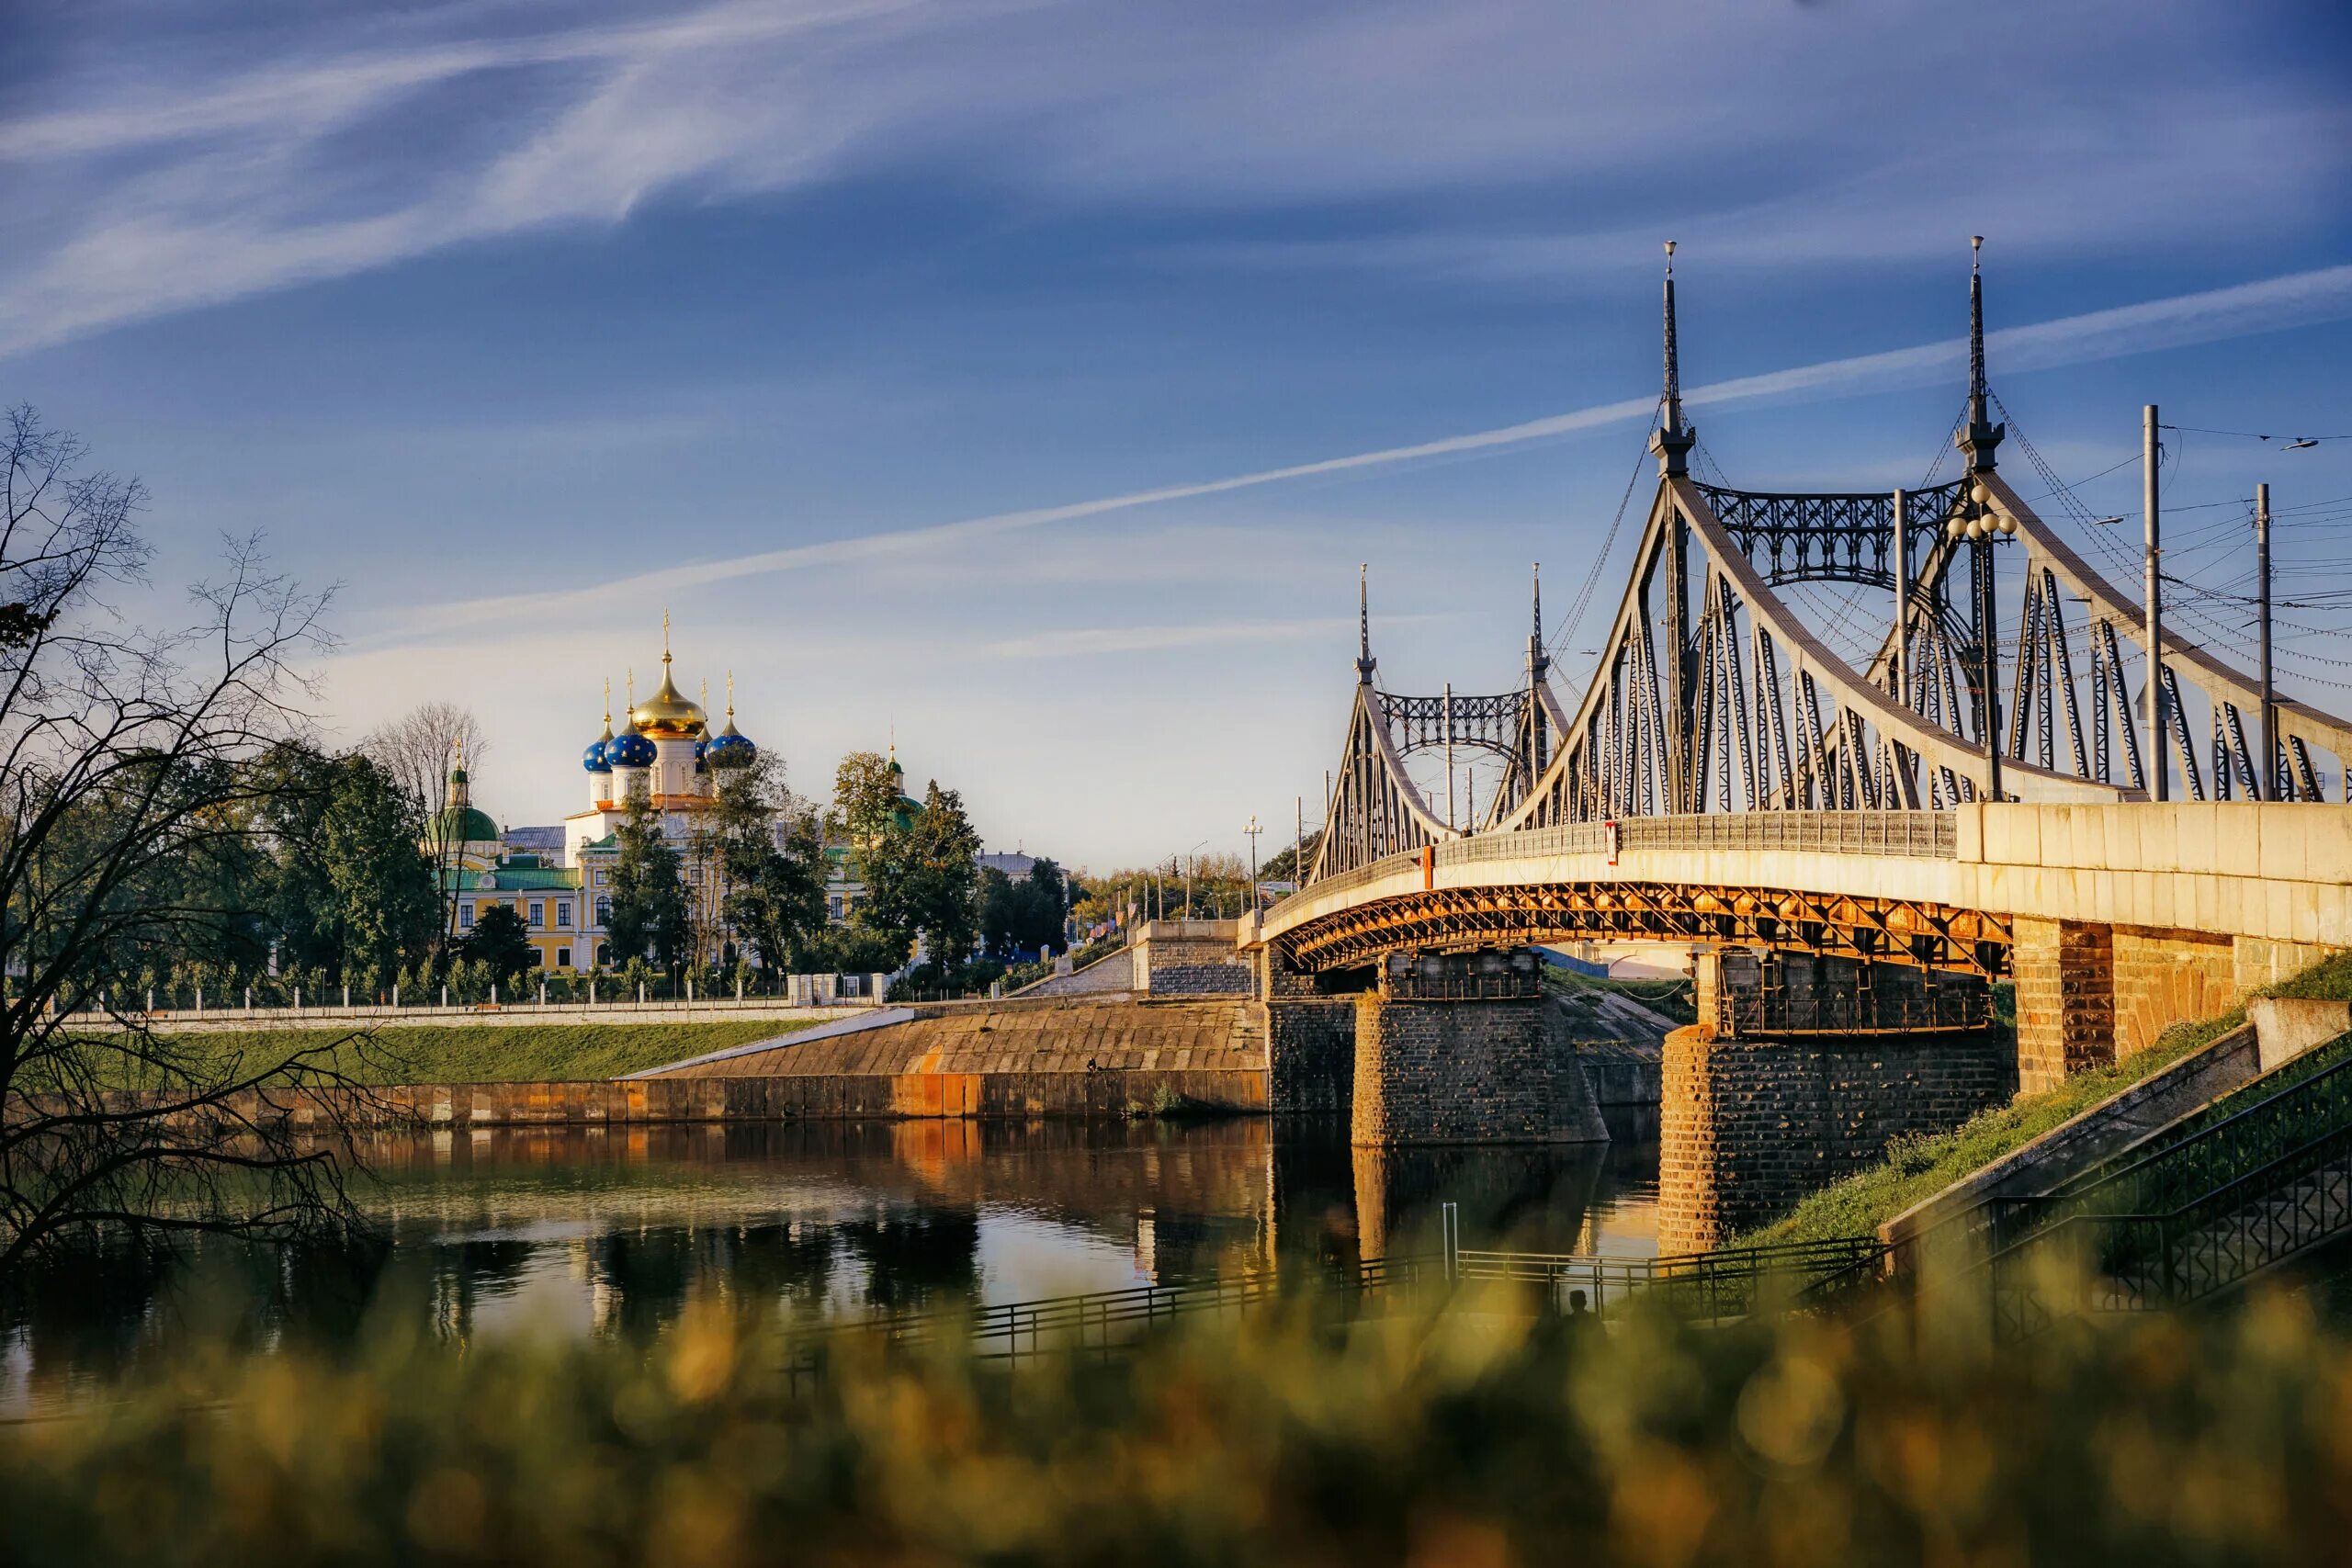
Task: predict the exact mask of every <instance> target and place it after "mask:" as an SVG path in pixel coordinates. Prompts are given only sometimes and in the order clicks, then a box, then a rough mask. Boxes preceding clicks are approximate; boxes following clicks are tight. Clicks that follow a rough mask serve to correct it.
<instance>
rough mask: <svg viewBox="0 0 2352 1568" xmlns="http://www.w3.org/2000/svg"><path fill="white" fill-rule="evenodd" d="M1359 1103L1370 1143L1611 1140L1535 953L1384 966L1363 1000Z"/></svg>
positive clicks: (1401, 958) (1357, 1133) (1431, 957)
mask: <svg viewBox="0 0 2352 1568" xmlns="http://www.w3.org/2000/svg"><path fill="white" fill-rule="evenodd" d="M1352 1100H1353V1103H1352V1107H1351V1111H1350V1116H1349V1126H1350V1133H1351V1137H1352V1139H1353V1141H1354V1142H1355V1143H1356V1144H1358V1145H1379V1146H1385V1145H1402V1144H1488V1143H1499V1144H1512V1143H1518V1144H1540V1143H1584V1142H1597V1143H1606V1142H1607V1141H1608V1138H1609V1133H1608V1129H1607V1128H1606V1127H1604V1126H1603V1125H1602V1124H1601V1120H1600V1108H1599V1107H1598V1106H1596V1105H1595V1104H1594V1103H1593V1100H1592V1094H1591V1091H1590V1090H1589V1089H1588V1088H1587V1086H1586V1084H1585V1078H1584V1070H1583V1069H1582V1068H1581V1067H1580V1066H1577V1059H1576V1049H1575V1046H1574V1045H1573V1043H1571V1042H1570V1041H1569V1040H1568V1039H1567V1036H1566V1030H1565V1028H1564V1027H1563V1021H1562V1020H1561V1017H1560V1014H1559V1010H1557V1009H1555V1008H1554V1007H1552V1006H1551V1005H1550V1004H1549V1003H1548V1002H1547V1001H1546V1000H1545V999H1544V982H1543V964H1542V963H1541V961H1539V960H1538V959H1537V957H1536V955H1535V954H1534V953H1532V952H1531V951H1529V950H1527V949H1525V948H1520V949H1516V950H1512V951H1509V952H1482V953H1391V954H1389V955H1388V956H1387V957H1386V958H1385V959H1384V960H1383V961H1382V963H1381V965H1380V968H1379V970H1378V980H1377V983H1376V984H1375V985H1374V987H1372V988H1371V989H1369V990H1366V991H1363V992H1360V993H1359V994H1358V995H1357V997H1356V998H1355V1084H1354V1094H1353V1097H1352Z"/></svg>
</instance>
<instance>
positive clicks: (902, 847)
mask: <svg viewBox="0 0 2352 1568" xmlns="http://www.w3.org/2000/svg"><path fill="white" fill-rule="evenodd" d="M979 852H980V836H979V834H978V833H977V832H975V831H974V830H973V829H972V824H971V819H970V818H967V817H966V816H965V815H964V797H963V796H962V795H959V794H958V793H957V792H956V791H955V790H952V789H942V788H940V787H939V781H938V780H936V779H934V780H933V781H932V783H931V785H930V789H929V792H928V794H927V795H925V796H924V799H923V808H922V814H921V815H920V816H918V817H917V818H915V819H914V821H913V822H911V823H910V824H908V825H906V826H904V827H899V826H896V825H894V826H893V827H892V828H891V829H890V830H889V831H888V832H886V833H884V834H883V835H882V836H881V837H880V838H879V839H878V840H876V842H875V843H874V844H873V845H872V846H871V847H869V848H867V849H866V850H865V851H864V852H862V863H863V864H864V867H865V886H866V904H865V910H864V911H862V912H863V913H865V914H867V915H868V916H869V917H870V922H871V924H872V925H873V926H874V927H875V928H876V929H877V930H881V931H890V932H893V933H895V934H899V935H900V936H901V937H903V938H906V939H911V938H912V937H914V936H915V935H917V934H920V935H922V937H923V938H924V939H925V942H926V945H927V946H928V947H929V949H930V955H931V958H932V959H933V962H935V963H939V964H962V963H964V962H965V961H966V960H967V959H968V958H970V957H971V954H972V946H973V943H974V942H975V941H976V940H977V939H978V933H979V907H978V900H977V897H976V893H977V887H978V872H979V867H978V863H977V860H978V855H979Z"/></svg>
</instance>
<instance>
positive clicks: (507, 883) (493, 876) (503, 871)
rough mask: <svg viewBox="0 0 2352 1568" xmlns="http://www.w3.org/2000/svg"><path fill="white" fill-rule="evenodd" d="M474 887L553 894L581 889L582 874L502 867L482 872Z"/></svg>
mask: <svg viewBox="0 0 2352 1568" xmlns="http://www.w3.org/2000/svg"><path fill="white" fill-rule="evenodd" d="M474 886H476V887H478V888H481V889H482V890H484V891H491V890H496V891H498V892H502V893H551V892H555V891H558V890H560V889H565V888H572V887H577V886H580V873H579V872H578V871H577V870H576V869H574V868H571V867H569V866H547V865H502V866H500V867H499V868H498V869H497V870H496V871H485V872H482V873H481V874H479V875H477V876H476V877H475V879H474Z"/></svg>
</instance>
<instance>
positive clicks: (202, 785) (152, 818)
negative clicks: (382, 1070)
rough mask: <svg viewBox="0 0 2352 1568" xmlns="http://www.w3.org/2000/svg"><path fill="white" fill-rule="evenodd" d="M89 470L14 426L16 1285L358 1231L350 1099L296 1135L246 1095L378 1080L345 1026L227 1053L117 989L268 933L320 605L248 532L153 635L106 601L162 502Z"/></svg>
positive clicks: (6, 888)
mask: <svg viewBox="0 0 2352 1568" xmlns="http://www.w3.org/2000/svg"><path fill="white" fill-rule="evenodd" d="M145 501H146V492H145V491H144V489H143V488H142V487H141V485H140V484H139V483H138V481H136V480H135V479H121V478H119V477H117V476H114V475H111V474H107V473H105V472H103V471H89V470H87V469H85V449H84V447H83V446H82V445H81V443H79V442H78V441H76V440H74V438H72V437H71V436H68V435H65V434H61V433H58V432H54V431H51V430H50V429H48V428H47V427H45V426H44V425H43V424H42V423H40V418H39V416H38V415H36V414H35V413H34V412H32V411H31V410H30V409H28V408H18V409H17V410H15V411H13V412H10V413H9V414H8V415H7V416H6V421H5V423H0V606H5V608H6V614H5V615H0V633H5V635H0V974H4V975H6V976H8V981H7V989H6V996H5V999H0V1277H5V1276H6V1275H7V1274H9V1273H10V1272H12V1271H13V1270H15V1269H17V1268H19V1267H21V1266H23V1265H24V1264H26V1263H27V1262H28V1260H29V1259H31V1258H34V1257H35V1256H37V1255H40V1254H43V1253H46V1252H49V1251H51V1250H54V1249H57V1248H61V1247H73V1246H75V1245H80V1244H95V1243H99V1242H105V1241H119V1242H122V1243H125V1244H127V1245H129V1246H130V1247H132V1248H134V1249H136V1250H141V1251H148V1250H165V1249H168V1248H169V1247H170V1245H171V1243H172V1241H173V1240H174V1239H175V1237H177V1236H179V1235H184V1234H186V1233H188V1232H192V1231H210V1232H227V1233H233V1234H238V1235H250V1236H264V1237H272V1238H290V1237H293V1236H297V1235H306V1234H317V1233H322V1232H334V1231H343V1230H347V1229H349V1228H352V1227H354V1226H356V1224H357V1223H358V1222H357V1218H356V1212H355V1211H354V1210H353V1209H352V1208H351V1206H350V1204H349V1202H348V1201H347V1200H346V1198H345V1193H344V1190H343V1180H342V1178H343V1171H344V1168H345V1166H344V1162H345V1158H346V1157H347V1156H345V1153H344V1152H343V1151H344V1150H345V1148H347V1146H348V1145H347V1142H346V1140H345V1139H344V1138H342V1137H340V1136H337V1135H335V1134H338V1133H340V1132H343V1131H345V1128H344V1127H343V1126H342V1125H340V1124H339V1121H338V1118H337V1117H336V1115H335V1111H334V1108H335V1107H336V1105H337V1104H339V1103H341V1101H339V1100H336V1099H334V1098H333V1097H330V1098H329V1099H327V1100H324V1101H323V1102H322V1109H324V1110H325V1111H327V1117H326V1119H325V1121H324V1122H317V1123H313V1124H312V1125H311V1126H310V1127H306V1128H305V1129H304V1130H303V1133H302V1134H301V1135H300V1142H298V1134H297V1132H296V1119H295V1118H292V1117H288V1116H283V1115H279V1114H276V1113H272V1112H263V1113H258V1114H257V1113H256V1111H255V1108H254V1102H253V1098H252V1095H251V1091H253V1090H255V1089H267V1090H270V1091H272V1097H277V1093H278V1091H299V1090H303V1089H318V1088H333V1089H345V1090H350V1091H352V1092H354V1093H356V1092H358V1089H357V1086H356V1084H355V1083H353V1082H352V1081H351V1080H350V1079H349V1078H347V1077H344V1076H343V1075H342V1074H341V1073H339V1072H338V1071H337V1070H335V1069H334V1067H332V1066H330V1063H331V1062H332V1060H333V1057H334V1054H335V1053H336V1052H337V1051H338V1050H339V1049H340V1048H341V1047H343V1046H344V1045H345V1044H346V1043H348V1042H347V1039H346V1038H345V1037H338V1036H337V1035H335V1034H334V1033H333V1032H319V1033H317V1034H315V1035H311V1036H306V1037H305V1038H306V1039H308V1040H309V1041H311V1043H309V1044H306V1045H303V1046H300V1047H294V1048H282V1047H245V1048H242V1049H224V1048H222V1047H221V1046H220V1045H219V1044H217V1043H210V1042H209V1037H205V1036H196V1037H194V1038H193V1039H190V1040H187V1041H175V1040H172V1039H170V1038H167V1037H164V1036H159V1035H157V1034H155V1033H154V1032H152V1030H150V1028H149V1027H148V1025H147V1023H146V1022H145V1021H144V1019H143V1017H142V1016H141V1015H139V1014H136V1013H131V1014H125V1013H123V1012H121V1011H119V1010H118V1009H117V1007H116V1003H115V1000H114V998H116V997H117V996H118V995H119V994H120V992H121V991H123V990H125V989H128V988H129V987H131V986H133V985H135V984H136V983H137V982H138V979H139V977H140V976H141V975H143V974H153V973H155V972H158V971H161V970H164V969H166V968H168V967H169V966H171V965H172V964H177V963H179V962H181V961H183V960H189V961H191V962H199V961H207V960H204V959H203V958H202V956H201V955H204V954H208V953H222V952H233V951H234V950H235V948H236V945H237V944H238V943H239V942H242V941H250V940H251V935H252V932H253V929H254V908H253V902H252V898H251V897H250V895H249V892H248V889H249V888H250V883H243V884H241V883H240V882H239V881H238V880H237V875H238V874H239V873H241V872H242V871H243V870H245V869H248V868H250V866H251V865H252V864H253V863H254V858H255V857H256V856H257V855H259V854H261V853H263V852H266V843H267V833H266V824H267V822H268V820H269V819H270V818H271V816H272V814H273V812H274V810H275V807H276V799H275V792H276V791H277V790H278V789H279V788H280V787H281V785H280V784H279V783H278V782H277V779H276V778H275V776H274V775H273V774H272V773H270V771H269V770H267V769H266V768H263V767H260V766H257V765H256V764H257V762H258V761H259V759H261V758H262V757H263V756H264V755H265V754H266V753H267V752H268V751H269V750H271V749H272V748H274V747H276V746H278V745H281V744H283V743H284V742H286V741H287V740H288V739H292V738H293V737H294V735H295V734H296V733H297V732H298V731H299V729H300V725H301V716H300V711H299V708H298V707H297V705H296V704H297V700H298V699H299V698H300V696H301V695H302V694H303V688H302V686H301V682H300V678H299V676H298V675H297V674H296V672H295V665H296V663H297V661H299V660H308V659H311V658H313V657H315V656H316V655H317V654H318V653H319V652H321V651H322V649H323V648H324V646H325V639H324V637H323V634H322V630H321V627H320V622H319V617H320V615H321V612H322V609H323V607H324V604H325V600H324V598H323V596H318V595H307V594H304V593H301V592H299V591H297V590H296V589H294V588H293V587H292V586H290V585H289V584H288V582H287V581H285V580H284V579H283V578H281V577H277V576H275V575H273V574H271V573H270V572H269V571H268V570H267V569H266V565H265V563H264V562H263V561H262V559H261V558H260V557H259V556H258V555H257V554H256V552H255V551H254V548H253V547H252V546H251V545H250V543H244V544H240V543H237V542H234V541H232V542H230V544H229V545H228V547H227V548H226V552H225V558H224V561H223V565H222V570H221V574H220V577H219V578H217V579H216V580H214V581H209V582H207V583H202V584H199V585H198V587H197V589H196V591H195V593H194V595H193V598H194V603H195V604H196V606H197V611H196V615H195V616H194V618H193V620H192V622H191V623H190V624H188V625H187V626H178V627H173V628H166V629H163V630H147V629H141V628H138V627H136V626H133V625H131V624H130V622H129V621H128V620H127V619H126V618H125V617H124V616H123V615H122V614H121V612H120V611H119V608H118V606H116V605H115V604H113V603H111V601H110V595H111V593H112V592H113V591H115V590H117V589H120V588H124V587H136V586H140V585H142V584H143V583H144V581H145V572H146V567H147V563H148V560H149V550H148V547H147V545H146V543H145V541H144V540H143V539H142V538H141V536H140V534H139V532H138V529H137V527H136V518H137V514H138V513H139V512H140V511H141V508H142V507H143V505H144V503H145ZM191 955H198V956H196V957H194V958H191ZM93 1015H95V1016H96V1017H97V1018H98V1020H99V1021H98V1022H97V1023H96V1025H92V1024H91V1023H88V1022H86V1021H85V1019H87V1018H89V1017H91V1016H93ZM126 1088H139V1089H144V1090H145V1091H146V1093H144V1094H143V1095H142V1096H141V1097H140V1098H139V1099H137V1100H133V1101H128V1102H126V1101H125V1100H123V1099H122V1097H121V1096H120V1095H119V1093H118V1092H117V1091H119V1090H120V1089H126ZM313 1133H316V1134H325V1135H323V1136H318V1137H315V1138H313V1137H311V1135H310V1134H313Z"/></svg>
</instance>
